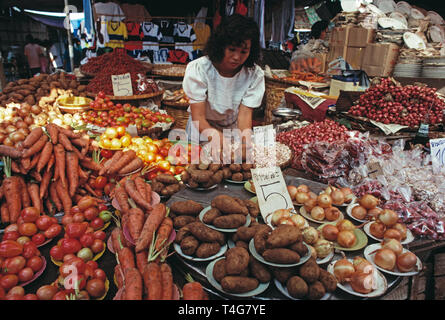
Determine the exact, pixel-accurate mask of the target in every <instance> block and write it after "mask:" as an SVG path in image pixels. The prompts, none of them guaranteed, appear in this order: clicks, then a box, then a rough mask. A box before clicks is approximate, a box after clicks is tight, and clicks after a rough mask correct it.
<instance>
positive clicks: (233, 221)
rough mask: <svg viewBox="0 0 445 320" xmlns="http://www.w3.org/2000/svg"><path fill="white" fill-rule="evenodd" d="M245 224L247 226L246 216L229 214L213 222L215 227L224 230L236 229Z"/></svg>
mask: <svg viewBox="0 0 445 320" xmlns="http://www.w3.org/2000/svg"><path fill="white" fill-rule="evenodd" d="M244 224H246V216H245V215H243V214H227V215H222V216H219V217H216V218H215V219H214V220H213V225H214V226H215V227H217V228H222V229H234V228H238V227H241V226H243V225H244Z"/></svg>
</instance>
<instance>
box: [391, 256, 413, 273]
mask: <svg viewBox="0 0 445 320" xmlns="http://www.w3.org/2000/svg"><path fill="white" fill-rule="evenodd" d="M396 264H397V269H399V271H401V272H409V271H413V270H414V267H415V266H416V264H417V256H416V255H415V254H414V253H412V252H410V251H407V252H405V253H402V254H400V255H399V256H398V257H397V261H396Z"/></svg>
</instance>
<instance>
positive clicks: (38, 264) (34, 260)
mask: <svg viewBox="0 0 445 320" xmlns="http://www.w3.org/2000/svg"><path fill="white" fill-rule="evenodd" d="M26 266H27V267H30V268H31V269H32V271H34V272H37V271H39V270H41V269H42V267H43V260H42V258H41V257H39V256H34V257H31V258H29V259H28V261H27V262H26Z"/></svg>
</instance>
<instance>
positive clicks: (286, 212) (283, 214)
mask: <svg viewBox="0 0 445 320" xmlns="http://www.w3.org/2000/svg"><path fill="white" fill-rule="evenodd" d="M287 218H290V209H278V210H275V211H274V212H273V213H272V221H271V222H272V224H273V225H275V226H276V225H278V224H280V221H281V220H284V219H287Z"/></svg>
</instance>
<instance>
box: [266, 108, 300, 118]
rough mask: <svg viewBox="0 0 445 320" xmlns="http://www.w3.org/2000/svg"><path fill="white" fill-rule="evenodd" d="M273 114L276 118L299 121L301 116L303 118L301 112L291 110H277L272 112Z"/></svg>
mask: <svg viewBox="0 0 445 320" xmlns="http://www.w3.org/2000/svg"><path fill="white" fill-rule="evenodd" d="M272 114H273V115H274V116H275V117H282V118H285V119H297V118H298V117H299V116H301V111H300V110H298V109H291V108H276V109H274V110H272Z"/></svg>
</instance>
